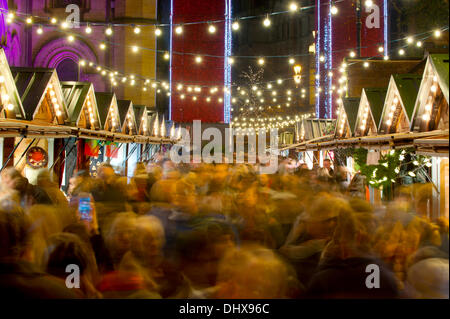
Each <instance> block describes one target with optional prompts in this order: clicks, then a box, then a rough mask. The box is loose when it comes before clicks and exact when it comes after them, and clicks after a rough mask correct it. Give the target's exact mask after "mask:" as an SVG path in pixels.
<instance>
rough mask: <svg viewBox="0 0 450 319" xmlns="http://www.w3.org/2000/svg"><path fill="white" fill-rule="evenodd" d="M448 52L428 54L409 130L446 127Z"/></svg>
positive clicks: (419, 130)
mask: <svg viewBox="0 0 450 319" xmlns="http://www.w3.org/2000/svg"><path fill="white" fill-rule="evenodd" d="M448 68H449V64H448V54H430V55H429V56H428V59H427V63H426V66H425V71H424V74H423V78H422V82H421V84H420V89H419V94H418V95H417V99H416V103H415V106H414V113H413V118H412V121H411V131H415V132H426V131H433V130H439V129H442V130H444V129H448V124H449V122H448V84H449V83H448V82H449V81H448V72H449V71H448Z"/></svg>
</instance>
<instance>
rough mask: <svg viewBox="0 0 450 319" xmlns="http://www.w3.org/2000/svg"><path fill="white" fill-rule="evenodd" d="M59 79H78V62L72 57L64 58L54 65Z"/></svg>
mask: <svg viewBox="0 0 450 319" xmlns="http://www.w3.org/2000/svg"><path fill="white" fill-rule="evenodd" d="M56 72H57V73H58V78H59V80H60V81H78V75H79V74H78V72H79V69H78V64H77V63H76V62H75V61H73V60H72V59H64V60H62V61H61V62H59V64H58V65H57V66H56Z"/></svg>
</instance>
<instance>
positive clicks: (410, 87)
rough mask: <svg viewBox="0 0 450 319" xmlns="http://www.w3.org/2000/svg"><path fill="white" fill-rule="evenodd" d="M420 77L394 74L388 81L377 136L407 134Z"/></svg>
mask: <svg viewBox="0 0 450 319" xmlns="http://www.w3.org/2000/svg"><path fill="white" fill-rule="evenodd" d="M421 79H422V76H421V75H416V74H394V75H392V76H391V80H390V81H389V86H388V90H387V93H386V99H385V102H384V106H383V112H382V114H381V120H380V123H379V125H378V133H379V134H391V133H404V132H409V129H410V126H411V118H412V114H413V111H414V104H415V102H416V98H417V93H418V92H419V87H420V81H421Z"/></svg>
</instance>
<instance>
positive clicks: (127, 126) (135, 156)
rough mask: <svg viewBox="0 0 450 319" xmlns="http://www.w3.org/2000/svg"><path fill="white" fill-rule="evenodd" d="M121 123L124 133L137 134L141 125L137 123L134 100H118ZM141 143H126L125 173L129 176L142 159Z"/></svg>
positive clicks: (124, 153)
mask: <svg viewBox="0 0 450 319" xmlns="http://www.w3.org/2000/svg"><path fill="white" fill-rule="evenodd" d="M117 105H118V108H119V117H120V124H121V126H122V133H123V134H128V135H136V134H137V133H138V130H139V127H138V125H137V123H136V115H135V113H134V108H133V102H132V101H130V100H118V101H117ZM141 146H142V145H141V144H137V143H136V144H135V143H127V144H126V145H124V146H123V147H124V151H123V153H122V154H123V156H124V157H123V158H122V160H124V161H125V163H124V165H125V168H124V169H125V174H126V175H127V176H128V177H131V176H133V173H134V169H135V167H136V163H137V162H138V161H139V160H140V157H141V156H140V153H141Z"/></svg>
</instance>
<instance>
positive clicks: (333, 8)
mask: <svg viewBox="0 0 450 319" xmlns="http://www.w3.org/2000/svg"><path fill="white" fill-rule="evenodd" d="M330 12H331V14H332V15H336V14H337V13H338V8H337V7H336V6H335V5H334V4H332V5H331V9H330Z"/></svg>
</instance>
